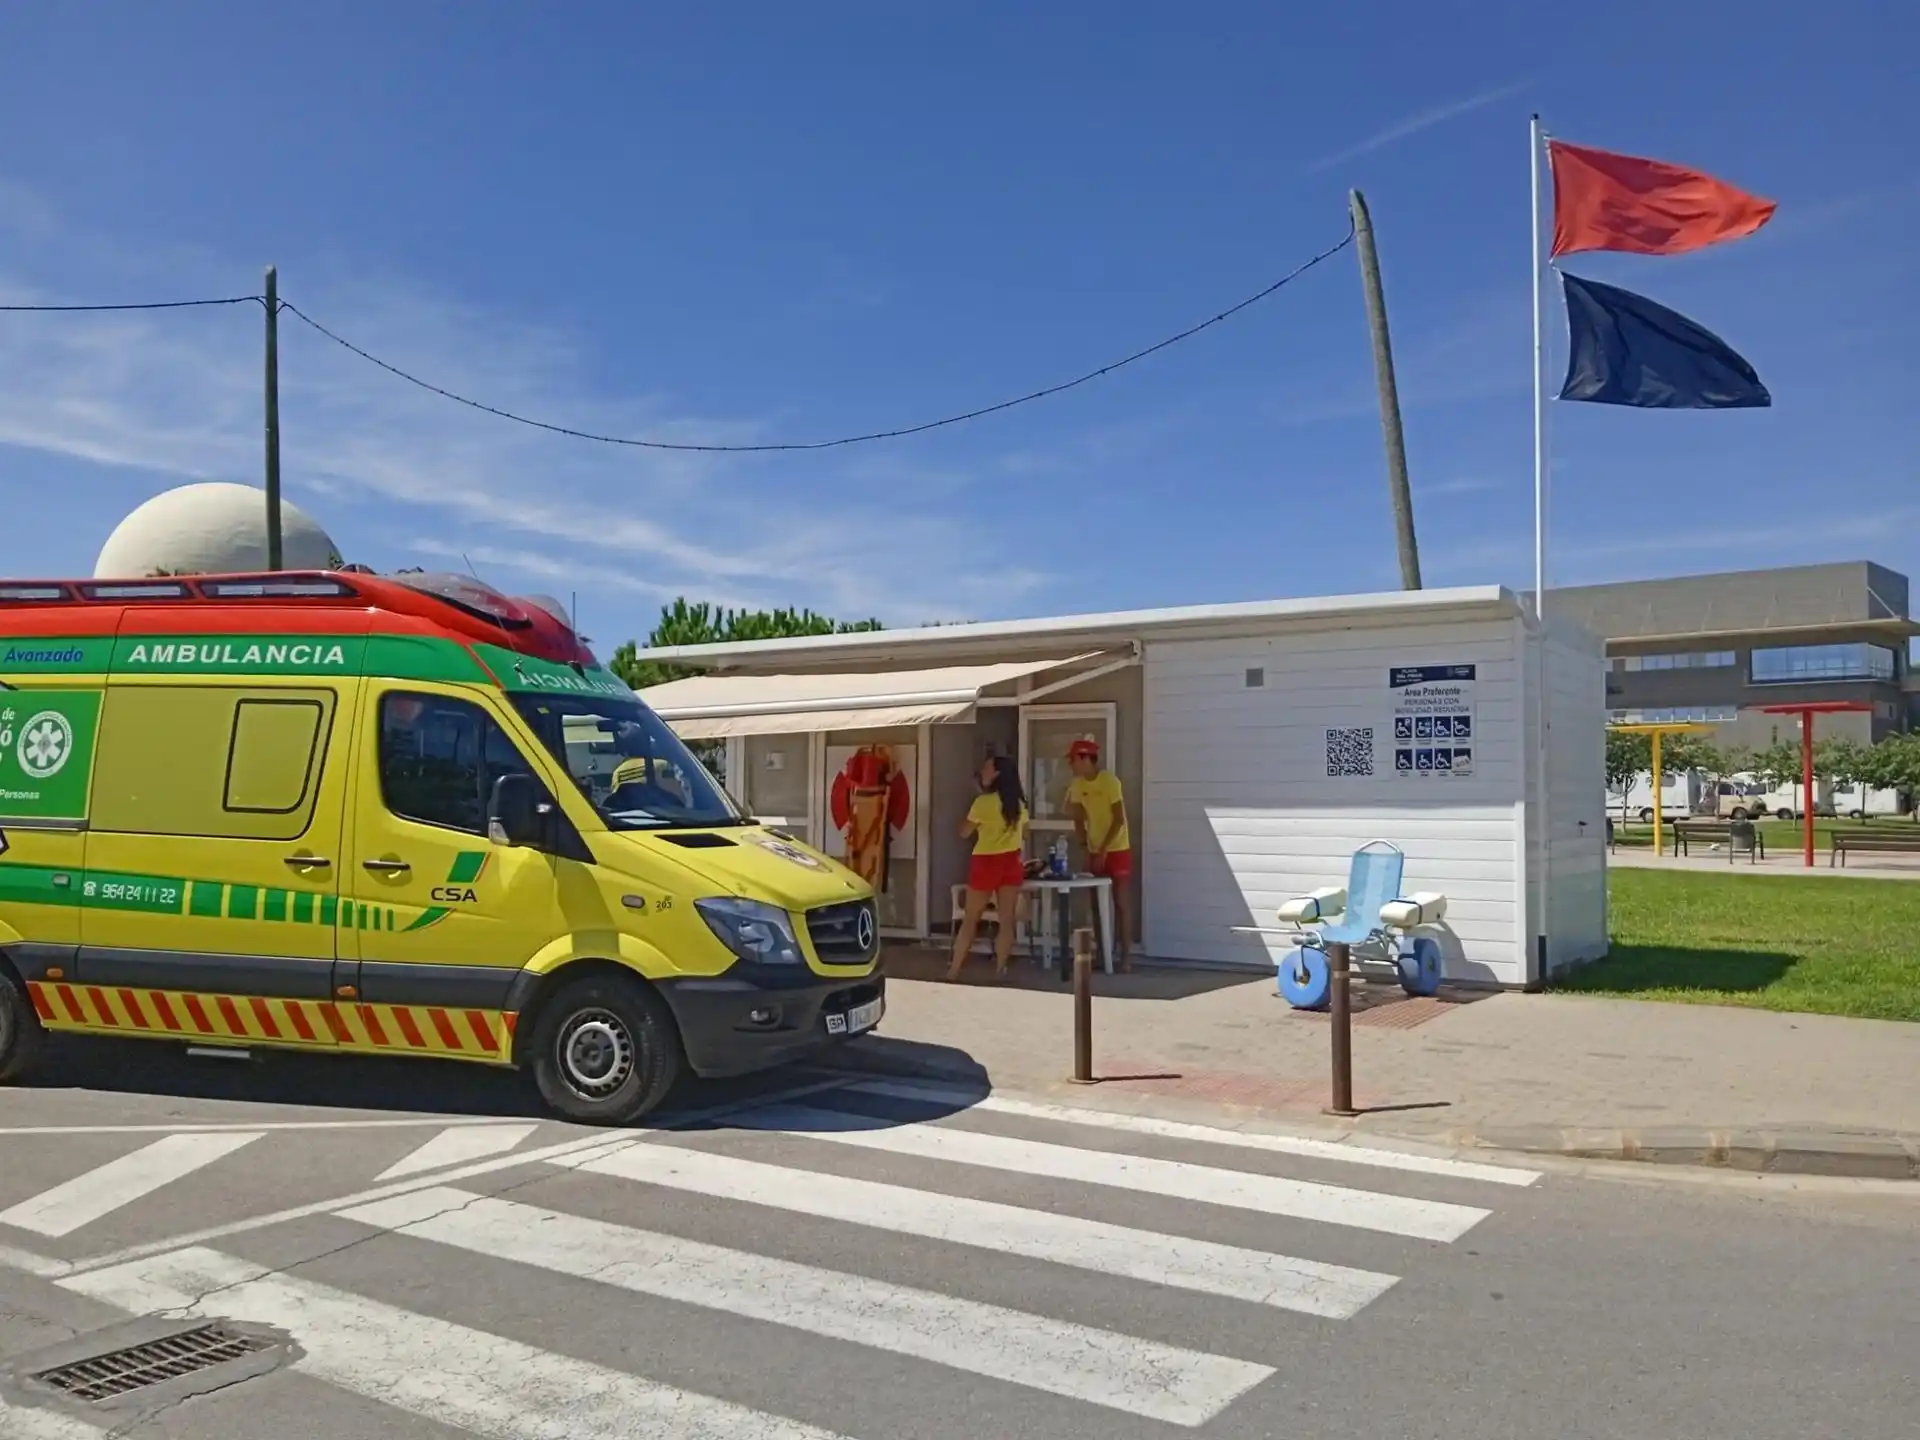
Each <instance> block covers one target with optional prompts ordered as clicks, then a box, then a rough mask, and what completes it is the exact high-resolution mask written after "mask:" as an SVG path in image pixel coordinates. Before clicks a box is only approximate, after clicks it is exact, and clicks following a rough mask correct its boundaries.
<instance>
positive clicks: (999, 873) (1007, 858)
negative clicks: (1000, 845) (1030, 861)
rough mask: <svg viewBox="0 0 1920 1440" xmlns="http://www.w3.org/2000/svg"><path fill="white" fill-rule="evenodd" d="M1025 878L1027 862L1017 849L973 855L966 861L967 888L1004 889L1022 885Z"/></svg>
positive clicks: (990, 890)
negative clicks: (993, 853)
mask: <svg viewBox="0 0 1920 1440" xmlns="http://www.w3.org/2000/svg"><path fill="white" fill-rule="evenodd" d="M1026 879H1027V862H1026V861H1025V860H1024V859H1022V858H1021V855H1020V852H1019V851H1018V850H1005V851H1002V852H1001V853H1000V854H998V855H975V856H974V857H973V859H972V860H970V861H968V862H967V888H968V889H969V890H985V891H988V892H992V891H995V890H1006V889H1009V888H1012V887H1017V886H1020V885H1024V884H1025V883H1026Z"/></svg>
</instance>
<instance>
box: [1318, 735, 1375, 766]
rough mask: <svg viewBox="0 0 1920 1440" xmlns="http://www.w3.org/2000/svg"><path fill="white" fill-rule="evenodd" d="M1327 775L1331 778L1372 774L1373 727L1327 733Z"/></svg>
mask: <svg viewBox="0 0 1920 1440" xmlns="http://www.w3.org/2000/svg"><path fill="white" fill-rule="evenodd" d="M1327 774H1328V775H1329V776H1330V777H1333V778H1336V779H1338V778H1342V777H1345V776H1348V775H1371V774H1373V727H1372V726H1371V725H1362V726H1360V727H1359V728H1357V729H1353V730H1329V731H1327Z"/></svg>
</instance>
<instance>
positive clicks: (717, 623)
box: [607, 595, 882, 690]
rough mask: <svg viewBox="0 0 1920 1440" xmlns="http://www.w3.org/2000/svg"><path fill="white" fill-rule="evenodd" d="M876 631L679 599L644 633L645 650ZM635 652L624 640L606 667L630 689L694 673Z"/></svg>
mask: <svg viewBox="0 0 1920 1440" xmlns="http://www.w3.org/2000/svg"><path fill="white" fill-rule="evenodd" d="M881 628H882V626H881V624H880V622H879V621H878V620H833V619H829V618H828V617H827V616H825V615H820V614H817V613H815V612H814V611H812V610H792V609H781V610H727V609H724V608H722V607H720V606H717V605H709V604H708V603H707V602H706V601H704V600H703V601H701V602H700V603H699V604H697V605H690V604H688V603H687V599H686V597H685V596H684V595H683V596H681V597H680V598H679V599H678V600H675V601H674V602H673V603H672V604H671V605H663V606H661V607H660V621H659V623H658V624H656V625H655V626H654V627H653V630H652V631H651V632H650V633H649V634H648V635H647V639H646V648H647V649H649V650H652V649H656V648H658V647H660V646H663V645H717V644H729V643H733V642H737V641H742V640H783V639H787V638H788V637H790V636H795V635H844V634H849V633H852V632H854V631H860V630H879V629H881ZM639 649H640V646H639V645H638V644H637V643H636V642H634V641H632V640H629V641H627V643H626V644H624V645H622V646H620V647H619V648H618V649H616V650H615V651H614V652H613V659H612V660H611V661H610V662H609V663H608V667H607V668H608V669H610V670H612V671H613V673H614V674H616V675H618V676H619V677H620V678H621V679H622V680H624V681H626V682H627V684H629V685H631V686H632V687H633V688H634V689H636V690H641V689H645V688H646V687H647V686H649V685H660V684H664V683H665V682H666V681H668V680H678V679H681V678H682V677H684V676H687V675H697V674H698V673H699V669H698V667H697V666H689V665H663V664H660V663H659V662H657V661H652V660H641V659H640V658H639V657H638V654H637V652H638V650H639Z"/></svg>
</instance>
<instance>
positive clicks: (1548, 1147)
mask: <svg viewBox="0 0 1920 1440" xmlns="http://www.w3.org/2000/svg"><path fill="white" fill-rule="evenodd" d="M1447 1138H1448V1139H1449V1140H1450V1141H1451V1142H1452V1143H1453V1144H1456V1145H1461V1146H1477V1147H1482V1148H1489V1149H1497V1150H1515V1151H1519V1152H1521V1153H1522V1154H1528V1155H1560V1156H1564V1157H1566V1158H1568V1159H1575V1160H1630V1161H1637V1162H1640V1163H1642V1164H1652V1165H1694V1166H1701V1167H1705V1168H1708V1169H1715V1170H1739V1171H1745V1172H1747V1173H1749V1174H1755V1175H1829V1176H1841V1177H1846V1178H1851V1179H1860V1180H1920V1136H1912V1135H1897V1134H1894V1133H1892V1132H1890V1131H1881V1132H1858V1131H1856V1132H1844V1131H1834V1130H1815V1129H1780V1130H1754V1129H1740V1130H1709V1129H1694V1128H1689V1127H1677V1126H1676V1127H1659V1128H1649V1129H1645V1130H1612V1129H1592V1128H1583V1127H1570V1128H1566V1129H1562V1128H1559V1127H1556V1126H1549V1125H1514V1126H1490V1127H1488V1128H1485V1129H1479V1130H1454V1131H1450V1132H1448V1136H1447Z"/></svg>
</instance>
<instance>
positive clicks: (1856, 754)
mask: <svg viewBox="0 0 1920 1440" xmlns="http://www.w3.org/2000/svg"><path fill="white" fill-rule="evenodd" d="M1871 754H1872V752H1871V751H1869V750H1868V748H1867V747H1866V746H1865V745H1862V744H1860V742H1859V741H1857V740H1846V739H1840V740H1816V741H1814V744H1813V773H1814V778H1815V779H1818V780H1825V781H1826V782H1827V784H1828V785H1830V786H1832V787H1833V788H1834V789H1835V790H1838V789H1840V788H1842V787H1844V786H1852V785H1859V786H1862V787H1865V786H1868V785H1870V784H1872V781H1870V780H1869V779H1868V778H1867V776H1868V775H1869V774H1870V773H1871V772H1872V770H1873V769H1874V764H1873V761H1872V759H1871V758H1870V757H1871ZM1834 809H1835V811H1836V812H1837V811H1838V810H1839V806H1838V805H1836V806H1835V807H1834ZM1866 814H1867V805H1866V796H1865V794H1864V793H1863V794H1862V795H1861V797H1860V818H1861V819H1862V820H1864V819H1866Z"/></svg>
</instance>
